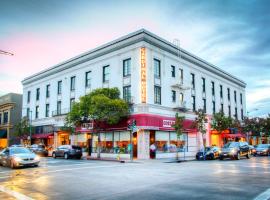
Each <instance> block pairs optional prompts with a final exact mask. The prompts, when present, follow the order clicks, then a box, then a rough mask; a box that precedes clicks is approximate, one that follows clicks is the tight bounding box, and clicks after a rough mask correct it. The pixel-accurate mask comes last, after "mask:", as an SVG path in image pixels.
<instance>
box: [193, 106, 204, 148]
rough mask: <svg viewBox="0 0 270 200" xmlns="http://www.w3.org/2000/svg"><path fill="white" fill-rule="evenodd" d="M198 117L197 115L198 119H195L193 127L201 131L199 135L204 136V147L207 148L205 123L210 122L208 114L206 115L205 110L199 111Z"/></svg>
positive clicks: (197, 112)
mask: <svg viewBox="0 0 270 200" xmlns="http://www.w3.org/2000/svg"><path fill="white" fill-rule="evenodd" d="M196 115H197V117H196V118H195V121H194V123H193V125H192V126H193V127H194V128H196V129H197V130H198V131H199V133H201V134H202V136H203V146H204V147H205V145H206V144H205V143H206V142H205V139H204V138H205V137H204V136H205V134H206V128H205V123H207V122H208V120H207V118H206V114H205V112H204V110H202V109H199V110H198V111H196Z"/></svg>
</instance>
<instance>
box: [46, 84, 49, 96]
mask: <svg viewBox="0 0 270 200" xmlns="http://www.w3.org/2000/svg"><path fill="white" fill-rule="evenodd" d="M49 97H50V85H46V98H49Z"/></svg>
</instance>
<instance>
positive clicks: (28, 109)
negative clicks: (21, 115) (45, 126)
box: [26, 108, 30, 119]
mask: <svg viewBox="0 0 270 200" xmlns="http://www.w3.org/2000/svg"><path fill="white" fill-rule="evenodd" d="M26 117H27V119H30V108H27V109H26Z"/></svg>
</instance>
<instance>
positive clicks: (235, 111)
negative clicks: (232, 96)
mask: <svg viewBox="0 0 270 200" xmlns="http://www.w3.org/2000/svg"><path fill="white" fill-rule="evenodd" d="M234 117H235V119H238V114H237V108H236V107H235V108H234Z"/></svg>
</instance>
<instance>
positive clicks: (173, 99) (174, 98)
mask: <svg viewBox="0 0 270 200" xmlns="http://www.w3.org/2000/svg"><path fill="white" fill-rule="evenodd" d="M175 101H176V92H175V90H172V102H175Z"/></svg>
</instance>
